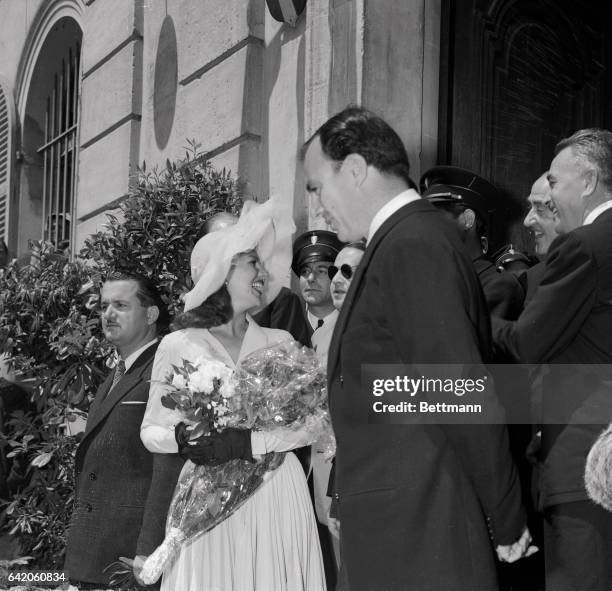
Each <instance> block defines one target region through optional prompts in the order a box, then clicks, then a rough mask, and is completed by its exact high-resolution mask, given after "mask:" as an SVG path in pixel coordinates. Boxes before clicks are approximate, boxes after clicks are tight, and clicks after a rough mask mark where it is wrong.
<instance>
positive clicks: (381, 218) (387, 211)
mask: <svg viewBox="0 0 612 591" xmlns="http://www.w3.org/2000/svg"><path fill="white" fill-rule="evenodd" d="M420 198H421V196H420V195H419V194H418V193H417V192H416V191H415V190H414V189H406V190H405V191H403V192H401V193H400V194H399V195H396V196H395V197H393V199H390V200H389V201H387V203H385V204H384V205H383V206H382V207H381V208H380V209H379V210H378V211H377V212H376V215H375V216H374V217H373V218H372V221H371V222H370V230H369V231H368V238H367V240H366V244H370V240H372V237H373V236H374V234H376V231H377V230H378V229H379V228H380V227H381V226H382V225H383V224H384V223H385V222H386V221H387V220H388V219H389V218H390V217H391V216H392V215H393V214H394V213H395V212H396V211H397V210H398V209H401V208H402V207H404V205H408V203H412V202H413V201H416V200H417V199H420Z"/></svg>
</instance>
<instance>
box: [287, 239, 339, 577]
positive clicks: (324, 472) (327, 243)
mask: <svg viewBox="0 0 612 591" xmlns="http://www.w3.org/2000/svg"><path fill="white" fill-rule="evenodd" d="M343 247H344V243H343V242H341V241H340V240H339V239H338V236H337V235H336V233H335V232H330V231H328V230H311V231H309V232H305V233H304V234H301V235H300V236H298V237H297V238H296V239H295V241H294V243H293V260H292V262H291V268H292V269H293V272H294V273H295V274H296V275H297V276H298V277H299V276H300V271H301V270H302V268H303V267H304V265H307V264H310V263H318V262H329V263H333V262H334V261H335V260H336V256H337V255H338V253H339V252H340V251H341V250H342V248H343ZM306 318H307V320H308V326H309V327H310V328H311V329H312V333H311V335H310V339H311V341H312V345H313V348H314V349H315V351H316V352H317V356H318V357H319V359H320V360H321V363H322V364H323V365H324V366H326V365H327V352H328V350H329V344H330V342H331V337H332V334H333V332H334V328H335V325H336V320H337V319H338V310H335V309H334V310H333V311H332V312H331V313H330V314H328V315H327V316H325V317H324V318H318V317H316V316H314V314H312V313H311V312H310V311H308V310H307V311H306ZM324 451H325V450H324V448H323V447H322V446H320V445H319V444H318V442H314V443H313V445H312V450H311V456H310V467H311V469H312V488H313V502H314V507H315V512H316V515H317V520H318V521H319V523H321V524H323V526H327V514H328V512H329V506H330V503H331V497H329V496H328V495H327V488H328V483H329V475H330V470H331V466H332V464H331V462H330V461H328V460H326V459H325V455H324ZM300 459H302V458H300ZM319 539H320V542H321V550H322V552H323V561H324V564H325V576H326V579H327V586H328V588H330V589H331V588H333V587H334V586H335V580H336V572H335V571H336V570H337V565H338V563H339V548H338V540H336V539H335V538H333V537H332V536H331V535H330V533H329V531H328V529H327V527H319Z"/></svg>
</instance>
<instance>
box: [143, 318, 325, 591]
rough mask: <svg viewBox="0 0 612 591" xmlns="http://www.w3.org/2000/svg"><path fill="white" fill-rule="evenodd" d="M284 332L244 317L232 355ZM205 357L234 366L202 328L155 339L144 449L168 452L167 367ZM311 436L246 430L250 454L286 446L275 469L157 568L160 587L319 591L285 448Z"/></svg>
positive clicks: (319, 570) (301, 485)
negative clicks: (237, 504)
mask: <svg viewBox="0 0 612 591" xmlns="http://www.w3.org/2000/svg"><path fill="white" fill-rule="evenodd" d="M290 338H291V336H290V335H289V333H287V332H285V331H282V330H275V329H267V328H262V327H260V326H258V325H257V324H256V323H255V322H254V321H253V320H252V319H250V320H249V325H248V329H247V332H246V334H245V337H244V340H243V343H242V347H241V350H240V353H239V360H240V359H242V358H243V357H245V356H246V355H248V354H249V353H251V352H253V351H255V350H257V349H260V348H262V347H266V346H268V345H271V344H273V343H276V342H279V341H282V340H286V339H290ZM202 358H210V359H214V360H218V361H222V362H223V363H225V364H226V365H227V366H229V367H231V368H234V367H235V364H234V362H233V360H232V359H231V357H230V356H229V354H228V353H227V351H226V349H225V348H224V347H223V345H222V344H221V343H220V342H219V341H218V340H217V339H216V338H215V337H214V336H213V335H212V334H211V333H210V332H209V331H208V330H206V329H200V328H188V329H183V330H179V331H176V332H173V333H171V334H169V335H167V336H166V337H164V339H163V340H162V341H161V343H160V345H159V348H158V350H157V353H156V355H155V361H154V364H153V372H152V376H151V390H150V396H149V402H148V405H147V410H146V412H145V415H144V420H143V423H142V427H141V433H140V436H141V439H142V441H143V443H144V445H145V447H147V449H149V451H151V452H155V453H176V452H177V444H176V441H175V439H174V426H175V424H176V423H178V422H179V421H180V420H181V417H180V415H179V414H178V413H177V412H176V411H174V410H170V409H167V408H165V407H163V406H162V405H161V397H162V395H163V394H164V393H165V391H166V388H167V387H166V386H164V385H163V383H162V382H163V379H164V378H165V376H166V375H167V374H168V373H169V372H170V371H171V365H172V364H174V365H179V366H180V365H182V360H183V359H188V360H190V361H192V362H195V361H196V360H201V359H202ZM310 439H311V435H309V434H307V433H305V432H300V431H291V430H275V431H274V433H273V434H272V433H266V432H252V434H251V446H252V452H253V454H254V455H255V454H264V453H267V452H270V451H277V452H285V451H287V452H289V453H287V456H286V458H285V461H284V462H283V463H282V464H281V465H280V467H279V468H277V469H276V470H274V471H273V472H271V473H269V474H268V475H267V476H266V479H265V480H264V483H263V484H262V485H261V486H260V488H259V489H258V490H257V491H256V492H255V493H254V494H253V495H252V496H251V497H250V498H249V499H248V500H247V501H246V502H245V503H244V504H243V505H242V506H241V507H240V508H239V509H238V510H236V511H235V512H234V513H233V514H232V515H230V517H228V518H227V519H225V520H224V521H222V522H221V523H220V524H219V525H217V526H216V527H214V528H213V529H212V530H210V531H208V532H207V533H205V534H203V535H201V536H198V537H196V538H195V539H194V540H192V541H191V542H187V543H186V544H184V545H183V547H182V548H181V551H180V553H179V555H178V557H177V558H176V560H175V561H174V562H173V563H172V565H171V567H170V568H169V569H168V570H167V571H166V572H165V573H164V575H163V580H162V586H161V589H162V591H175V590H180V591H323V590H324V589H325V576H324V572H323V562H322V559H321V550H320V547H319V539H318V534H317V527H316V523H315V518H314V513H313V509H312V503H311V500H310V495H309V493H308V488H307V485H306V479H305V477H304V473H303V470H302V467H301V464H300V463H299V461H298V460H297V458H296V457H295V455H294V454H293V453H290V450H291V449H294V448H297V447H301V446H303V445H308V444H309V443H311V440H310Z"/></svg>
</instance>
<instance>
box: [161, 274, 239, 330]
mask: <svg viewBox="0 0 612 591" xmlns="http://www.w3.org/2000/svg"><path fill="white" fill-rule="evenodd" d="M233 314H234V309H233V308H232V298H231V296H230V294H229V291H227V287H226V286H225V284H223V285H222V286H221V287H220V288H219V289H218V290H217V291H215V293H212V294H210V295H209V296H208V297H207V298H206V300H204V301H203V302H202V303H201V304H200V305H199V306H197V307H196V308H192V309H191V310H188V311H187V312H183V313H182V314H178V315H177V316H176V318H175V319H174V322H172V325H171V326H170V328H171V329H172V330H180V329H182V328H212V327H213V326H221V325H222V324H225V323H226V322H229V321H230V320H231V318H232V316H233Z"/></svg>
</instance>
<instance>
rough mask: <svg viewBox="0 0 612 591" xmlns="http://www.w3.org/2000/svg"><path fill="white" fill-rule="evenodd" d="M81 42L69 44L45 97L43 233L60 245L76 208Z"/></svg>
mask: <svg viewBox="0 0 612 591" xmlns="http://www.w3.org/2000/svg"><path fill="white" fill-rule="evenodd" d="M80 55H81V47H80V43H78V42H76V43H75V45H74V46H73V47H69V48H68V49H67V51H66V54H65V56H64V57H63V58H62V60H61V63H60V64H59V67H58V70H57V71H56V73H55V75H54V76H53V84H52V86H51V90H50V92H49V94H48V95H47V99H46V111H45V121H44V144H43V145H42V146H40V147H39V148H38V150H37V151H38V153H39V154H40V155H41V156H42V160H43V195H42V224H43V227H42V237H43V239H44V240H48V241H50V242H53V243H54V244H55V245H56V246H57V248H59V249H65V248H67V247H68V246H69V245H70V236H71V232H72V229H73V227H72V219H73V217H72V216H73V212H74V208H75V186H76V168H77V156H78V154H77V152H78V150H77V141H78V126H79V82H80V65H79V61H80Z"/></svg>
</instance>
